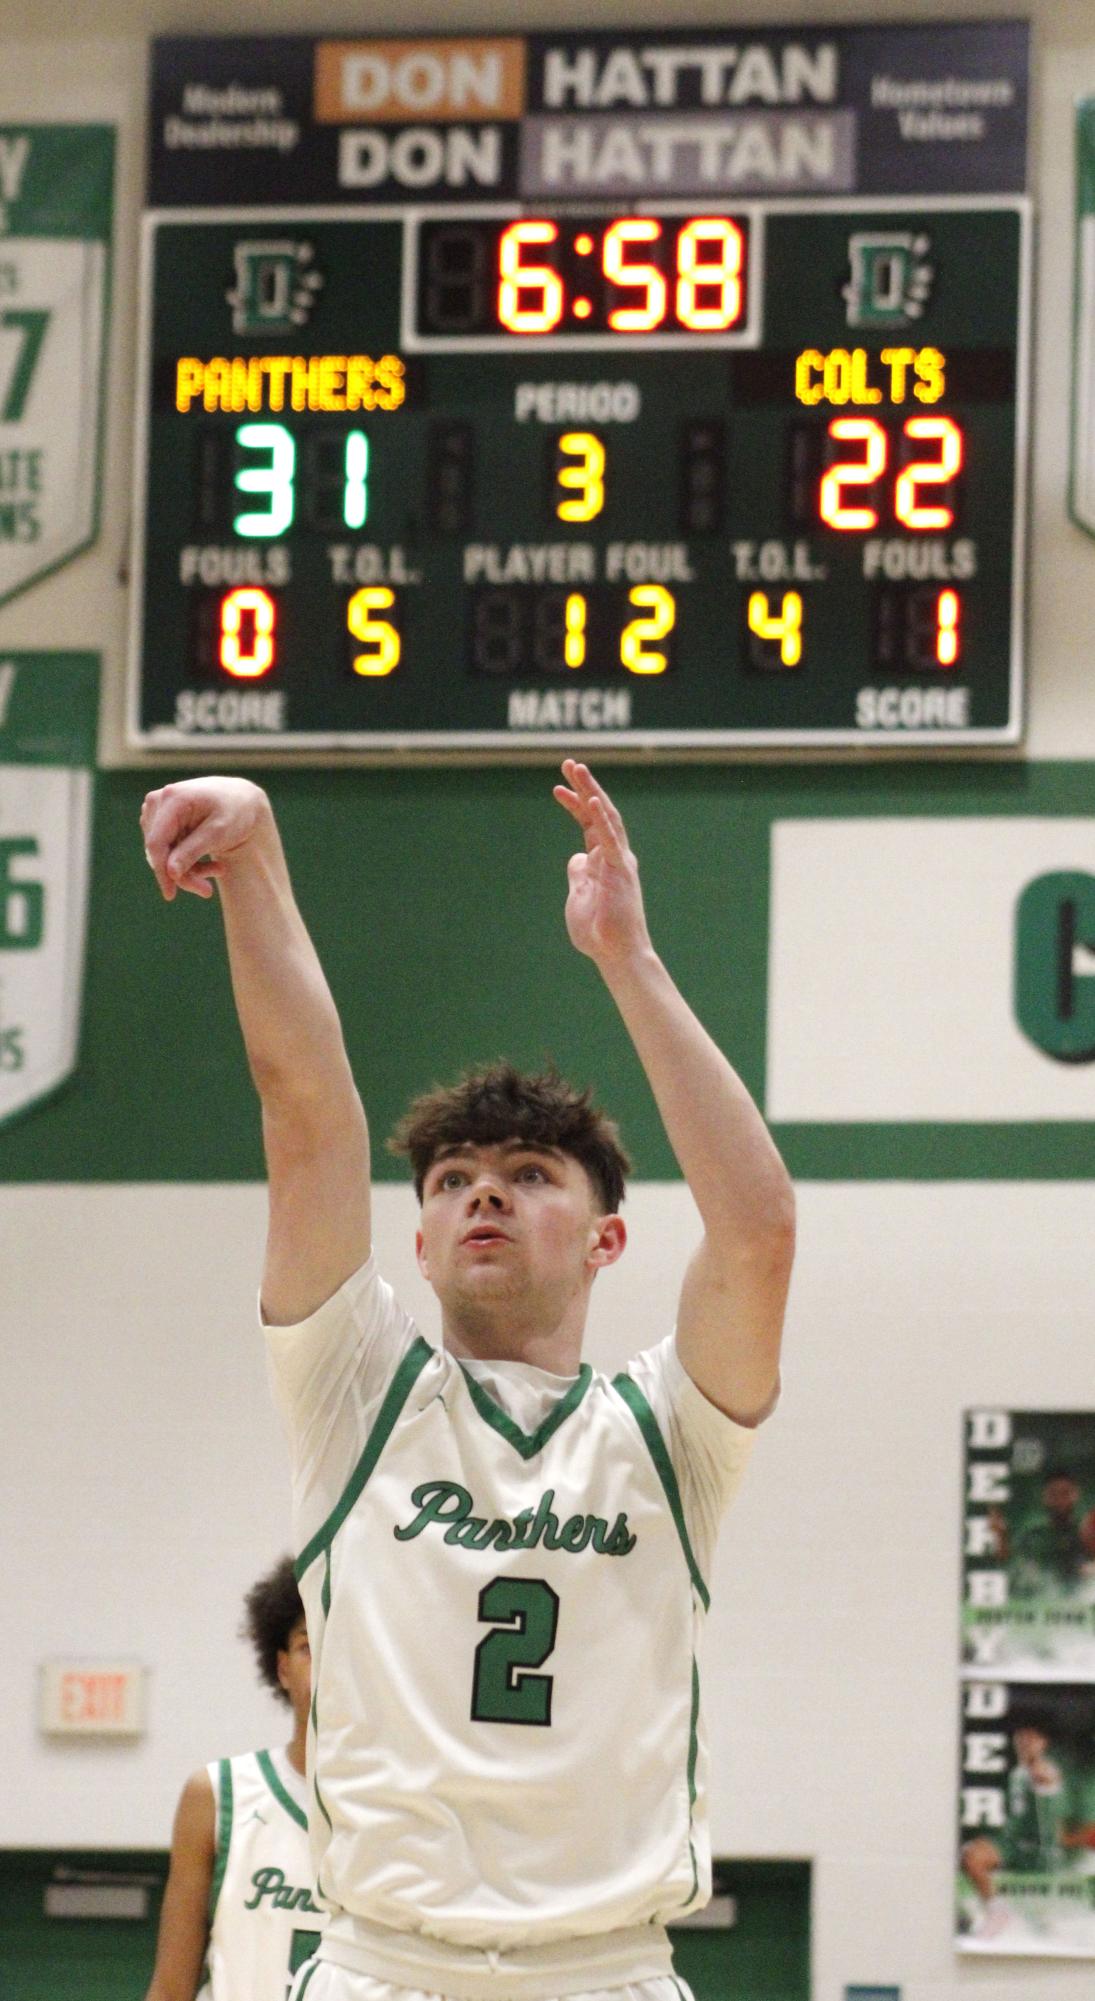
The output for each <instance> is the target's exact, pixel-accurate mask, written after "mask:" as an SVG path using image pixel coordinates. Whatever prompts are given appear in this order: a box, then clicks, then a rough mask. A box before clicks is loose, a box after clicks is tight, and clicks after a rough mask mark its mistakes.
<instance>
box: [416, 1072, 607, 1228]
mask: <svg viewBox="0 0 1095 2001" xmlns="http://www.w3.org/2000/svg"><path fill="white" fill-rule="evenodd" d="M512 1139H517V1140H524V1141H526V1142H527V1143H528V1145H530V1146H554V1147H558V1148H559V1150H560V1152H561V1153H569V1154H570V1155H572V1157H573V1158H574V1159H575V1160H577V1161H579V1162H580V1163H581V1165H582V1166H583V1167H584V1168H585V1171H586V1173H587V1175H588V1176H589V1179H590V1181H591V1182H592V1184H593V1187H594V1189H595V1190H596V1193H597V1195H598V1198H599V1200H600V1202H601V1205H602V1208H603V1211H604V1213H605V1215H615V1213H616V1211H617V1209H618V1208H619V1207H620V1204H621V1202H622V1201H623V1199H624V1182H625V1177H626V1176H627V1175H628V1174H629V1173H630V1170H631V1162H630V1161H629V1159H628V1157H627V1155H626V1153H625V1152H624V1150H623V1147H622V1146H621V1144H620V1135H619V1131H618V1129H617V1127H616V1125H615V1124H614V1122H613V1120H612V1119H610V1118H607V1117H606V1116H605V1114H604V1112H602V1111H600V1110H599V1109H598V1107H597V1106H596V1105H594V1104H593V1103H592V1102H591V1093H590V1091H589V1090H588V1088H587V1089H586V1090H584V1091H579V1090H577V1089H576V1088H575V1086H574V1085H573V1084H568V1083H567V1081H566V1079H565V1078H564V1077H560V1075H559V1073H558V1071H557V1070H555V1069H550V1070H545V1071H543V1072H541V1073H540V1075H539V1076H528V1075H526V1074H525V1073H524V1072H523V1071H520V1070H515V1069H514V1067H513V1065H512V1063H491V1064H489V1065H488V1066H487V1067H486V1068H485V1069H482V1070H467V1071H465V1072H464V1075H463V1076H462V1077H461V1078H460V1080H459V1082H458V1083H456V1084H450V1085H436V1086H435V1088H434V1089H433V1090H432V1091H426V1092H424V1093H423V1094H422V1096H421V1097H418V1098H415V1100H414V1102H413V1104H411V1105H410V1106H408V1108H407V1110H406V1112H404V1114H403V1117H402V1118H401V1119H400V1121H399V1124H398V1125H397V1126H396V1128H395V1131H394V1132H393V1134H392V1136H391V1138H390V1140H389V1141H388V1146H389V1148H390V1150H391V1152H392V1153H399V1154H404V1155H406V1156H407V1158H408V1159H409V1160H410V1163H411V1170H412V1173H413V1175H414V1186H415V1193H416V1194H417V1196H418V1199H419V1201H420V1202H421V1200H422V1190H423V1187H424V1184H425V1180H426V1176H427V1174H428V1173H429V1171H430V1167H431V1166H432V1164H433V1162H434V1161H435V1160H436V1159H437V1157H438V1155H439V1154H440V1153H442V1152H444V1151H445V1149H446V1148H448V1147H451V1146H463V1145H465V1144H466V1145H470V1146H498V1145H500V1144H501V1143H502V1142H503V1141H504V1140H512Z"/></svg>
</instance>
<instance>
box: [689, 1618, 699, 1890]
mask: <svg viewBox="0 0 1095 2001" xmlns="http://www.w3.org/2000/svg"><path fill="white" fill-rule="evenodd" d="M699 1749H700V1671H699V1667H698V1666H697V1664H696V1656H695V1654H693V1656H692V1714H691V1716H690V1717H689V1719H688V1853H689V1855H690V1857H691V1859H692V1890H691V1894H690V1895H689V1897H688V1902H689V1903H691V1902H692V1898H693V1897H694V1896H695V1895H696V1893H697V1891H698V1889H699V1887H700V1872H699V1869H698V1868H697V1866H696V1850H695V1847H694V1845H693V1841H692V1820H693V1815H694V1813H695V1808H696V1759H697V1757H698V1756H699Z"/></svg>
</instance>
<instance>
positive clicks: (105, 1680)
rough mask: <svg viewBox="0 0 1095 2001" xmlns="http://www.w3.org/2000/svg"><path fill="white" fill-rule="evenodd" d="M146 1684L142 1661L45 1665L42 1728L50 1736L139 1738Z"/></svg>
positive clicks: (42, 1694)
mask: <svg viewBox="0 0 1095 2001" xmlns="http://www.w3.org/2000/svg"><path fill="white" fill-rule="evenodd" d="M144 1684H145V1670H144V1668H143V1667H142V1666H141V1664H140V1662H139V1661H131V1660H125V1661H117V1660H113V1661H96V1660H90V1661H89V1660H74V1661H63V1660H62V1661H44V1662H43V1664H42V1671H41V1690H40V1702H39V1718H38V1720H39V1726H40V1728H41V1729H42V1730H44V1731H47V1732H48V1733H49V1734H50V1735H51V1736H61V1737H140V1736H141V1735H142V1734H143V1732H144V1727H145V1714H144V1712H145V1694H144Z"/></svg>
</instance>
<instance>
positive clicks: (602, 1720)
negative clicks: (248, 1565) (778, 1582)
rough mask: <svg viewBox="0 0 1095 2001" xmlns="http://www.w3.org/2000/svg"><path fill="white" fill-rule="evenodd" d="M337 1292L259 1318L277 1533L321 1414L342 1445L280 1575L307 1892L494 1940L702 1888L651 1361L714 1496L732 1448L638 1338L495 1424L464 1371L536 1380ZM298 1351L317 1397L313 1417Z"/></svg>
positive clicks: (691, 1563) (459, 1935) (619, 1914)
mask: <svg viewBox="0 0 1095 2001" xmlns="http://www.w3.org/2000/svg"><path fill="white" fill-rule="evenodd" d="M366 1271H368V1268H366ZM356 1286H357V1290H356V1292H355V1281H351V1282H350V1287H349V1289H347V1288H344V1294H346V1293H347V1291H348V1294H349V1305H347V1304H346V1301H345V1300H344V1301H343V1303H342V1305H341V1306H340V1305H339V1303H338V1300H337V1298H336V1302H328V1308H327V1309H321V1314H320V1315H318V1316H313V1320H312V1321H311V1322H305V1323H304V1328H303V1330H302V1329H285V1328H277V1329H268V1330H267V1332H268V1337H269V1340H270V1349H271V1357H272V1361H273V1366H274V1370H275V1375H276V1377H277V1387H278V1394H279V1399H280V1401H281V1403H282V1408H283V1410H285V1411H286V1413H287V1416H288V1417H289V1421H290V1427H291V1432H293V1433H295V1446H296V1459H297V1475H298V1477H297V1501H298V1506H297V1518H298V1527H300V1528H306V1527H307V1524H308V1520H309V1516H310V1517H311V1519H312V1520H313V1521H314V1520H315V1515H316V1498H315V1497H316V1493H317V1492H318V1491H322V1490H323V1481H322V1478H321V1477H320V1478H318V1480H317V1468H320V1469H321V1468H322V1465H323V1463H324V1459H325V1457H327V1458H329V1457H330V1454H331V1452H332V1451H333V1450H334V1449H335V1445H337V1437H338V1425H339V1422H340V1420H339V1418H338V1415H337V1407H338V1406H339V1405H341V1406H342V1407H343V1419H344V1418H345V1406H346V1405H347V1404H348V1405H350V1406H353V1407H355V1409H356V1412H357V1417H356V1419H355V1422H358V1423H359V1425H360V1431H359V1435H360V1436H362V1437H363V1438H364V1441H365V1442H364V1447H363V1449H362V1450H361V1451H360V1454H359V1456H358V1457H357V1460H356V1464H354V1465H353V1467H352V1469H351V1471H350V1476H349V1478H348V1479H347V1480H346V1481H345V1484H344V1485H343V1486H342V1489H341V1491H340V1492H339V1495H338V1499H337V1502H336V1504H335V1505H334V1506H333V1507H330V1508H329V1510H328V1511H327V1513H326V1515H325V1518H324V1519H323V1520H322V1521H320V1522H319V1524H318V1526H316V1527H314V1528H313V1530H312V1532H311V1534H310V1535H309V1536H308V1539H307V1541H306V1544H305V1546H304V1548H303V1549H302V1551H301V1555H300V1558H299V1560H298V1564H297V1573H298V1577H299V1580H300V1587H301V1593H302V1596H303V1599H304V1603H305V1607H306V1610H307V1615H308V1630H309V1636H310V1640H311V1647H312V1673H313V1690H314V1697H313V1705H312V1718H311V1738H310V1747H309V1772H310V1774H311V1775H312V1776H313V1779H314V1804H313V1810H312V1815H311V1820H312V1836H313V1846H314V1854H315V1860H316V1869H317V1881H318V1883H319V1886H320V1892H321V1894H322V1896H323V1898H324V1900H325V1902H329V1903H330V1904H331V1905H332V1906H333V1907H334V1908H335V1909H336V1910H337V1909H341V1910H343V1911H346V1912H348V1913H351V1914H352V1915H353V1916H354V1917H355V1918H356V1919H360V1920H364V1921H365V1922H366V1923H368V1924H373V1925H380V1926H387V1927H392V1928H394V1929H395V1930H396V1931H400V1932H404V1933H406V1932H418V1933H424V1934H425V1935H426V1936H427V1937H432V1938H434V1939H441V1940H444V1941H447V1942H450V1943H451V1944H453V1945H454V1946H457V1947H469V1948H480V1949H499V1950H511V1951H512V1950H514V1949H521V1948H525V1947H539V1946H542V1945H548V1944H552V1943H554V1942H556V1941H559V1940H562V1939H575V1938H592V1937H593V1936H594V1935H597V1934H601V1933H607V1932H614V1931H619V1930H620V1929H621V1928H624V1927H641V1926H647V1925H650V1924H651V1923H655V1924H664V1923H666V1922H668V1921H670V1920H672V1919H675V1918H677V1917H680V1916H681V1915H683V1914H684V1913H685V1912H687V1911H689V1910H692V1909H693V1908H694V1907H695V1906H696V1905H698V1904H700V1903H702V1902H704V1901H705V1900H706V1898H707V1896H708V1895H709V1893H710V1852H709V1842H708V1833H707V1825H706V1819H705V1817H704V1813H703V1809H702V1793H703V1779H704V1765H705V1759H704V1751H703V1745H702V1736H701V1729H700V1709H699V1675H698V1667H697V1649H698V1643H699V1638H700V1629H701V1625H702V1621H703V1616H704V1613H705V1611H706V1609H707V1602H708V1595H707V1587H706V1583H705V1581H704V1577H703V1575H702V1573H701V1570H700V1566H699V1562H698V1560H697V1554H696V1549H695V1547H694V1542H693V1537H694V1528H695V1523H694V1522H693V1524H692V1525H691V1526H690V1523H689V1521H688V1519H686V1509H685V1506H684V1504H683V1502H682V1495H681V1487H680V1483H679V1481H678V1477H677V1473H676V1471H675V1469H674V1464H673V1459H672V1457H671V1454H670V1450H669V1449H668V1447H667V1444H666V1439H665V1436H663V1431H662V1428H661V1427H660V1426H659V1422H658V1420H657V1418H656V1417H655V1415H654V1411H653V1409H652V1406H651V1402H650V1396H649V1395H648V1391H650V1392H651V1393H652V1394H653V1393H654V1383H655V1380H657V1382H658V1383H659V1385H660V1386H661V1387H664V1373H665V1371H666V1370H668V1369H670V1368H671V1369H673V1370H675V1371H676V1372H677V1375H678V1376H679V1378H680V1380H681V1384H682V1385H684V1386H685V1388H686V1390H687V1392H689V1393H690V1394H691V1397H692V1398H693V1399H695V1400H696V1402H697V1404H699V1405H702V1406H703V1411H704V1412H705V1413H706V1415H702V1414H700V1413H698V1412H697V1413H696V1414H695V1415H694V1417H693V1416H692V1410H691V1405H690V1404H688V1402H687V1396H686V1395H685V1389H684V1388H682V1391H681V1397H682V1401H683V1403H684V1405H685V1406H686V1409H687V1414H688V1417H689V1421H690V1422H693V1423H694V1425H695V1428H696V1432H697V1434H698V1433H699V1432H701V1431H702V1430H703V1428H704V1426H706V1427H707V1437H708V1440H710V1439H711V1438H715V1439H717V1446H716V1448H715V1452H713V1454H712V1456H713V1457H714V1456H715V1453H721V1454H722V1461H721V1465H720V1471H719V1475H718V1478H719V1480H721V1483H722V1485H721V1491H720V1495H719V1506H721V1505H722V1503H723V1502H724V1501H725V1499H726V1497H727V1494H728V1492H729V1489H730V1487H731V1486H732V1485H733V1484H734V1483H735V1482H736V1479H737V1477H738V1475H739V1473H740V1471H741V1469H742V1467H743V1465H744V1460H745V1457H746V1456H747V1453H748V1449H749V1446H750V1445H751V1442H752V1434H751V1433H750V1432H747V1431H743V1430H741V1429H740V1428H739V1427H737V1426H735V1425H732V1424H731V1423H730V1420H728V1419H726V1418H724V1417H723V1416H722V1415H721V1413H719V1412H716V1411H715V1410H714V1409H713V1407H712V1406H710V1405H707V1404H705V1402H704V1400H703V1399H702V1398H700V1395H699V1392H698V1391H697V1390H695V1388H694V1386H693V1385H691V1384H690V1383H687V1379H686V1378H685V1377H684V1372H683V1370H681V1368H680V1364H679V1362H678V1361H677V1359H676V1356H675V1351H674V1352H673V1353H672V1354H669V1353H668V1352H667V1353H665V1354H663V1353H662V1351H661V1350H652V1351H651V1354H650V1355H649V1356H644V1357H639V1358H638V1359H637V1361H636V1362H635V1363H633V1364H632V1368H631V1372H630V1373H628V1374H624V1375H621V1376H619V1377H617V1378H616V1379H615V1381H611V1382H610V1381H609V1380H608V1379H607V1378H606V1377H604V1376H599V1375H595V1374H594V1373H593V1371H592V1370H591V1369H590V1368H589V1367H588V1366H587V1367H583V1368H582V1370H581V1372H580V1374H579V1375H578V1377H577V1378H575V1379H573V1380H572V1381H571V1382H570V1385H569V1387H567V1388H566V1389H565V1393H564V1394H562V1395H560V1396H557V1397H556V1398H555V1399H554V1401H549V1403H548V1405H547V1415H546V1416H543V1417H542V1418H541V1420H540V1422H539V1423H538V1425H536V1427H535V1428H533V1429H531V1430H529V1429H525V1428H522V1426H521V1425H520V1424H519V1423H518V1422H516V1421H515V1419H514V1417H513V1416H512V1415H511V1414H510V1413H509V1412H508V1411H507V1410H506V1409H503V1408H502V1407H501V1404H500V1403H499V1402H498V1401H497V1400H496V1398H495V1396H494V1395H492V1393H491V1391H490V1390H488V1388H487V1387H485V1383H484V1380H483V1379H482V1378H483V1374H484V1372H485V1373H486V1374H487V1375H488V1376H489V1379H490V1380H491V1382H492V1383H493V1384H494V1386H495V1387H496V1388H497V1385H498V1382H499V1380H500V1379H505V1378H506V1376H507V1371H508V1372H509V1374H510V1375H512V1376H513V1377H515V1378H516V1379H518V1381H519V1379H521V1378H522V1377H524V1378H529V1377H533V1378H534V1377H538V1376H541V1375H542V1372H540V1371H534V1370H525V1369H522V1368H521V1365H517V1364H509V1365H506V1364H495V1365H490V1368H489V1369H486V1365H483V1364H473V1365H469V1366H468V1367H464V1366H462V1365H461V1364H460V1363H459V1362H458V1361H457V1360H456V1359H455V1358H454V1357H453V1356H451V1355H449V1354H447V1353H446V1352H444V1351H438V1350H436V1349H434V1348H432V1347H431V1346H429V1344H428V1343H427V1342H426V1341H425V1340H423V1339H422V1337H421V1336H420V1335H418V1334H417V1330H416V1329H415V1328H414V1326H413V1323H411V1322H410V1321H409V1320H408V1319H407V1318H406V1316H405V1315H402V1314H401V1312H400V1309H399V1308H398V1307H396V1306H395V1305H394V1302H392V1300H391V1295H390V1293H389V1292H388V1288H387V1287H385V1286H384V1285H383V1283H382V1281H379V1280H377V1279H375V1278H372V1279H368V1280H364V1279H363V1278H362V1275H361V1274H359V1275H358V1280H357V1282H356ZM324 1313H326V1314H327V1317H328V1333H327V1335H326V1336H325V1335H324V1331H323V1322H322V1316H323V1314H324ZM347 1313H349V1317H350V1321H351V1322H352V1323H353V1324H352V1326H351V1327H350V1329H349V1331H348V1330H347V1327H346V1324H345V1322H346V1316H347ZM340 1316H341V1317H340ZM336 1323H337V1324H336ZM305 1330H307V1331H305ZM302 1334H303V1339H298V1341H297V1343H296V1347H295V1351H294V1337H300V1336H302ZM325 1341H326V1346H325V1345H324V1343H325ZM663 1347H664V1349H665V1350H666V1351H669V1350H672V1347H673V1344H672V1343H671V1342H668V1343H665V1344H663ZM355 1349H356V1359H355V1357H354V1350H355ZM380 1357H383V1358H384V1363H385V1366H383V1371H382V1372H381V1361H380ZM320 1358H324V1359H325V1361H326V1366H327V1373H328V1377H329V1378H331V1379H333V1381H334V1383H335V1389H334V1391H333V1400H332V1399H331V1398H328V1401H327V1404H326V1406H324V1405H323V1403H322V1401H320V1402H318V1403H317V1401H316V1391H315V1385H316V1383H317V1381H318V1380H320V1379H321V1373H322V1372H321V1370H319V1369H318V1368H317V1362H318V1361H319V1360H320ZM370 1371H371V1372H372V1378H373V1381H374V1382H375V1383H376V1384H377V1385H378V1387H377V1389H376V1394H375V1395H374V1396H372V1397H370V1398H368V1399H365V1397H364V1393H363V1391H362V1387H361V1383H362V1375H363V1373H364V1375H365V1376H368V1375H369V1374H370ZM546 1380H547V1381H548V1382H551V1381H553V1380H554V1381H558V1380H559V1379H551V1378H548V1379H546ZM355 1382H356V1388H355V1387H354V1385H355ZM659 1394H660V1388H659ZM366 1405H368V1408H367V1407H366ZM511 1408H512V1400H511ZM542 1408H544V1406H543V1405H542V1404H541V1409H542ZM681 1428H682V1429H686V1428H687V1427H686V1426H685V1425H684V1424H683V1420H682V1427H681ZM321 1439H322V1440H323V1441H324V1443H323V1444H321V1445H320V1446H319V1447H318V1449H317V1441H318V1440H321ZM332 1441H334V1443H332ZM675 1443H676V1447H677V1451H678V1454H680V1452H681V1451H682V1449H683V1448H682V1445H681V1439H680V1436H678V1437H677V1439H676V1441H675ZM343 1449H344V1448H343ZM332 1491H333V1490H332V1488H331V1487H330V1486H329V1485H328V1487H327V1489H326V1492H327V1494H328V1497H329V1496H330V1494H331V1492H332ZM706 1526H707V1525H706V1524H705V1535H704V1540H705V1541H706V1542H711V1541H713V1530H712V1531H711V1534H710V1536H707V1535H706ZM709 1554H710V1549H709V1548H706V1549H705V1556H709ZM333 1936H334V1934H333V1933H332V1934H331V1937H332V1938H333Z"/></svg>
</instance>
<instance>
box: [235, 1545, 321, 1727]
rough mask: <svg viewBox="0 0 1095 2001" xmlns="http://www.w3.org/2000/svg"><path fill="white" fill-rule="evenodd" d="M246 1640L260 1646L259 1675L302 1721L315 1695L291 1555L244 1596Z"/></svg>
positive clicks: (257, 1652) (258, 1648) (306, 1632)
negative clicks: (313, 1693) (312, 1687)
mask: <svg viewBox="0 0 1095 2001" xmlns="http://www.w3.org/2000/svg"><path fill="white" fill-rule="evenodd" d="M243 1604H244V1614H245V1616H244V1622H243V1626H242V1628H241V1631H242V1635H243V1637H244V1639H247V1640H250V1642H251V1645H252V1647H253V1648H254V1651H255V1661H256V1663H257V1666H258V1671H259V1679H260V1681H264V1682H265V1683H266V1686H267V1688H269V1689H270V1690H272V1692H273V1693H274V1695H276V1696H277V1698H278V1700H279V1701H280V1702H287V1703H288V1704H289V1706H290V1708H291V1709H292V1711H293V1715H294V1718H295V1719H296V1721H297V1722H298V1723H299V1722H300V1721H301V1720H302V1718H303V1717H305V1716H306V1715H307V1711H308V1703H309V1701H310V1699H311V1680H312V1656H311V1650H310V1648H309V1645H308V1628H307V1625H306V1623H305V1618H304V1606H303V1605H302V1603H301V1597H300V1592H299V1590H298V1589H297V1580H296V1573H295V1571H294V1569H293V1559H292V1557H291V1556H283V1557H282V1558H281V1560H280V1561H279V1562H278V1563H276V1564H275V1565H274V1568H273V1569H272V1570H270V1571H267V1573H266V1575H265V1576H264V1577H260V1578H259V1579H258V1581H257V1583H255V1584H253V1585H252V1586H251V1589H250V1591H249V1592H248V1593H247V1595H246V1597H245V1598H244V1601H243Z"/></svg>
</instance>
